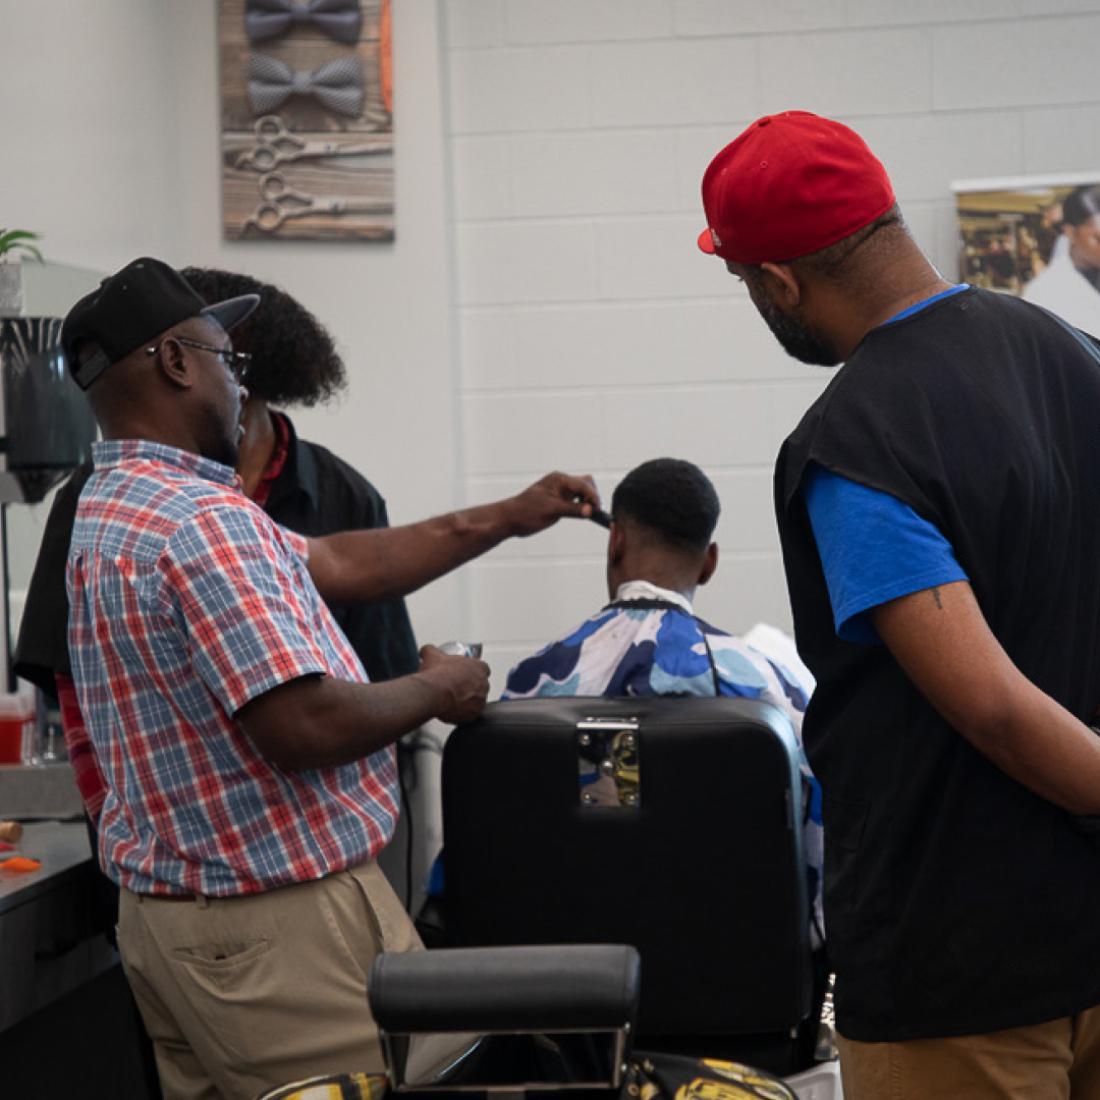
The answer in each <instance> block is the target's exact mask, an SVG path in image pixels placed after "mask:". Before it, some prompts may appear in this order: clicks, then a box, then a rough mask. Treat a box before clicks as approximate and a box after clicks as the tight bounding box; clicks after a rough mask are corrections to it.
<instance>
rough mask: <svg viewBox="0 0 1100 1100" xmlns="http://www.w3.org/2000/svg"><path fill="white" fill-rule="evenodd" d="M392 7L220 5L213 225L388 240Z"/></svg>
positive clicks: (379, 3)
mask: <svg viewBox="0 0 1100 1100" xmlns="http://www.w3.org/2000/svg"><path fill="white" fill-rule="evenodd" d="M390 2H391V0H219V3H218V48H219V55H220V57H219V60H220V70H221V118H222V123H221V125H222V224H223V227H224V232H225V236H226V237H228V238H231V239H234V240H242V239H243V240H292V239H294V240H314V241H334V240H360V241H361V240H370V241H392V240H393V237H394V210H393V78H392V67H391V58H392V51H391V46H390Z"/></svg>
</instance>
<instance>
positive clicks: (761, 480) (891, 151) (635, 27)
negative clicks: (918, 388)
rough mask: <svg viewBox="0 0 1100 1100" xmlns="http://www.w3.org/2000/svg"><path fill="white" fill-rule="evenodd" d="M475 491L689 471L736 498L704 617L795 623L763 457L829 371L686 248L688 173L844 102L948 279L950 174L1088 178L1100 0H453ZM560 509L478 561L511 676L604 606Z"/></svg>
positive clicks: (486, 628)
mask: <svg viewBox="0 0 1100 1100" xmlns="http://www.w3.org/2000/svg"><path fill="white" fill-rule="evenodd" d="M443 13H444V20H443V24H444V36H445V40H444V56H445V58H446V61H447V65H448V67H449V74H448V80H447V83H446V85H445V87H446V88H447V89H448V90H449V104H448V110H449V114H450V150H449V151H450V156H451V162H452V170H453V183H454V217H455V235H456V242H457V244H456V257H457V262H456V267H457V287H456V302H457V307H456V308H457V314H458V316H457V326H456V327H457V332H458V356H459V360H460V364H459V367H460V370H459V376H460V379H461V389H462V415H463V433H462V435H463V439H464V462H465V474H466V489H467V498H468V499H469V500H470V501H476V500H486V499H490V498H492V497H494V496H498V495H500V494H502V493H506V492H511V491H513V490H515V489H518V488H520V487H522V486H523V485H524V484H525V483H526V482H527V481H529V480H530V479H531V478H532V477H534V476H535V475H537V474H538V473H540V472H541V471H542V470H543V469H546V468H550V467H551V466H559V467H564V468H569V469H574V470H579V471H588V472H592V473H593V474H595V475H596V477H597V481H598V483H599V485H600V488H601V490H602V491H603V492H604V493H605V494H606V495H609V494H610V491H611V489H612V488H613V487H614V485H615V483H616V482H617V480H618V479H619V478H620V477H621V476H622V474H623V473H624V472H625V471H626V470H627V469H629V468H630V467H631V466H632V465H634V464H635V463H637V462H640V461H642V460H644V459H646V458H651V457H655V456H658V455H662V454H671V455H675V456H678V457H683V458H688V459H691V460H693V461H695V462H698V463H699V464H700V465H702V466H703V467H704V468H705V469H706V470H707V471H708V472H709V473H710V475H711V476H712V477H713V478H714V480H715V483H716V485H717V487H718V490H719V492H720V494H721V496H722V500H723V504H724V514H723V517H722V522H721V524H720V527H719V542H720V545H721V549H722V564H721V566H720V568H719V571H718V573H717V575H716V577H715V579H714V581H713V582H712V583H711V584H710V585H709V586H708V587H707V588H705V589H702V590H700V594H699V608H700V610H701V612H702V613H703V614H704V615H706V616H708V617H710V618H711V619H712V620H713V621H715V622H716V623H719V624H721V625H723V626H726V627H728V628H730V629H734V630H739V629H744V628H747V627H748V626H750V625H751V624H752V623H753V622H755V621H756V620H758V619H764V620H768V621H770V622H773V623H776V624H778V625H780V626H787V627H789V624H790V617H789V609H788V605H787V599H786V593H785V589H784V584H783V576H782V566H781V563H780V561H779V554H778V545H777V540H776V535H775V525H774V520H773V518H772V514H771V466H772V462H773V460H774V457H775V453H776V450H777V448H778V446H779V443H780V441H781V440H782V438H783V436H784V434H785V433H786V432H787V431H789V430H790V428H791V427H792V426H793V425H794V424H795V423H796V421H797V420H798V418H799V416H800V414H801V412H802V411H803V410H804V409H805V407H806V406H807V405H808V404H809V402H810V401H811V400H812V399H813V398H814V396H815V395H816V394H817V393H818V392H819V391H820V389H821V387H822V386H823V384H824V382H825V381H826V379H827V377H828V375H827V373H826V372H824V371H821V370H818V369H815V368H811V367H804V366H802V365H800V364H798V363H795V362H793V361H792V360H790V359H788V358H786V357H785V356H784V354H783V353H782V351H780V349H779V348H778V347H777V346H776V344H775V342H774V341H773V340H772V338H771V335H770V333H768V331H767V329H766V327H765V326H764V325H763V323H762V322H761V320H760V319H759V317H758V316H757V315H756V311H755V310H754V309H753V308H752V306H751V303H749V301H748V299H747V297H746V296H745V294H744V291H743V290H742V289H741V288H739V286H738V285H737V284H735V283H734V282H733V281H732V280H731V279H729V277H728V276H727V275H726V274H725V272H724V270H723V269H722V266H721V265H720V264H719V263H717V262H714V261H708V260H707V259H706V258H705V257H703V256H701V255H700V254H699V253H698V252H697V251H696V250H695V246H694V239H695V236H696V234H697V233H698V231H699V229H700V228H701V227H702V217H701V213H700V209H699V180H700V177H701V175H702V171H703V169H704V168H705V166H706V164H707V163H708V161H709V160H710V158H711V156H713V154H714V153H715V152H716V151H717V149H718V148H720V147H721V146H722V145H723V144H725V143H726V142H727V141H729V140H731V139H732V138H733V137H735V136H736V135H737V134H738V133H739V132H740V130H741V129H742V128H743V127H744V125H745V124H746V123H748V122H749V121H751V120H752V119H753V118H755V117H756V116H757V115H759V114H763V113H768V112H772V111H777V110H783V109H787V108H792V107H801V108H805V109H808V110H815V111H819V112H822V113H827V114H832V115H835V116H837V117H841V118H843V119H844V120H845V121H847V122H849V123H851V124H852V125H853V126H855V127H856V128H857V129H858V130H859V131H860V132H861V133H863V134H864V136H865V137H866V138H867V140H868V141H869V143H870V144H871V146H872V148H874V149H875V150H876V152H877V153H878V154H879V155H880V156H881V157H882V159H883V160H884V161H885V163H886V165H887V167H888V168H889V170H890V172H891V175H892V176H893V179H894V183H895V186H896V188H897V192H898V195H899V198H900V200H901V202H902V205H903V209H904V211H905V214H906V217H907V219H908V221H909V224H910V227H911V228H912V230H913V233H914V235H915V236H916V237H917V239H918V240H919V241H920V243H921V244H922V245H923V246H924V248H925V249H926V250H927V251H928V253H929V254H930V256H931V257H932V259H933V260H934V262H936V263H937V264H938V265H939V266H940V268H941V270H943V271H944V273H945V274H946V275H947V276H948V277H954V275H955V274H956V269H955V255H954V253H955V239H954V208H953V201H952V196H951V192H950V182H951V180H953V179H957V178H963V177H974V176H983V175H990V176H996V175H1015V174H1021V173H1025V172H1026V173H1037V172H1063V171H1076V170H1088V169H1098V170H1100V85H1098V84H1097V81H1096V79H1095V69H1096V65H1095V60H1094V52H1095V43H1096V42H1097V41H1098V40H1100V0H769V2H768V3H760V2H759V0H444V7H443ZM605 541H606V540H605V538H604V536H603V535H602V533H601V532H600V531H599V530H598V529H596V528H594V527H592V526H591V525H587V524H571V525H568V526H567V525H561V526H559V528H558V529H556V530H555V531H553V532H551V533H549V534H547V535H543V536H541V537H539V538H535V539H530V540H525V541H523V542H517V543H512V544H507V545H506V546H503V547H501V548H500V549H499V550H497V551H495V552H494V553H493V554H492V555H490V556H489V557H488V558H486V559H484V560H483V561H482V562H480V563H478V564H475V565H474V566H472V567H470V568H469V570H468V573H467V597H468V604H467V613H468V623H469V627H470V633H471V636H477V637H480V638H481V639H482V640H483V641H485V642H486V644H487V650H486V652H487V654H488V656H489V658H490V660H491V661H492V662H493V663H494V665H495V666H496V668H497V680H498V683H497V686H499V679H500V674H501V673H502V672H503V671H504V670H505V669H506V668H507V666H508V665H509V664H511V663H513V662H514V661H515V660H516V659H518V658H519V657H520V656H522V655H524V654H526V653H528V652H530V651H531V650H532V649H533V648H534V647H536V646H537V645H540V644H542V643H543V642H545V641H548V640H549V639H550V638H551V637H554V636H557V635H560V634H561V633H562V632H563V631H564V630H566V629H568V628H569V627H571V626H572V625H574V622H575V621H576V620H577V619H579V618H580V617H582V616H583V615H585V614H587V613H589V612H590V611H592V610H594V609H595V608H596V607H598V606H599V604H600V603H601V601H602V600H603V598H604V589H603V548H604V545H605Z"/></svg>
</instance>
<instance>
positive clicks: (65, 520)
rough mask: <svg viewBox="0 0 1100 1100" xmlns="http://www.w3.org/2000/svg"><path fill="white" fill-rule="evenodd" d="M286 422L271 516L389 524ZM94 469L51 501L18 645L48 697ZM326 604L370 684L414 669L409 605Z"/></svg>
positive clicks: (328, 525) (58, 663) (370, 490)
mask: <svg viewBox="0 0 1100 1100" xmlns="http://www.w3.org/2000/svg"><path fill="white" fill-rule="evenodd" d="M287 425H288V427H289V430H290V440H289V444H288V449H287V458H286V462H285V464H284V466H283V469H282V470H281V471H280V473H279V474H278V476H277V477H276V478H275V479H274V481H273V482H272V484H271V488H270V491H269V493H268V498H267V501H266V503H265V504H264V511H266V512H267V513H268V515H270V516H271V518H272V519H274V520H275V521H276V522H277V523H281V524H282V525H283V526H285V527H288V528H290V530H292V531H297V532H298V533H299V534H302V535H307V536H317V535H327V534H332V533H333V532H335V531H347V530H353V529H356V528H364V527H387V526H389V517H388V516H387V514H386V502H385V500H383V498H382V496H381V495H380V494H379V492H378V490H377V489H375V488H374V486H373V485H371V483H370V482H369V481H367V479H366V478H364V477H363V476H362V475H360V474H359V473H357V472H356V471H355V470H354V469H352V467H351V466H349V465H348V464H347V463H346V462H344V461H343V460H342V459H339V458H337V457H336V455H334V454H333V453H332V452H331V451H329V450H328V449H327V448H325V447H322V446H321V445H320V444H317V443H307V442H306V441H305V440H302V439H299V438H298V436H297V433H296V432H295V431H294V426H293V424H291V423H290V421H289V419H287ZM91 472H92V466H91V463H86V464H85V465H83V466H81V467H79V468H78V469H77V470H76V471H75V472H74V473H73V475H72V477H71V478H69V480H68V481H67V482H66V483H65V484H64V485H63V486H62V487H61V488H60V489H59V490H58V492H57V496H56V497H55V498H54V502H53V505H52V506H51V508H50V514H49V518H48V519H47V520H46V529H45V531H44V532H43V535H42V545H41V547H40V548H39V551H38V559H37V560H36V562H35V566H34V572H33V574H32V575H31V582H30V586H29V587H28V589H27V598H26V602H25V603H24V607H23V619H22V625H21V627H20V630H19V640H18V643H17V645H16V648H15V671H16V673H17V674H18V675H19V676H22V677H23V678H24V679H26V680H30V681H31V682H32V683H35V684H37V685H38V686H39V687H40V688H42V689H43V690H44V691H46V692H48V693H49V694H50V695H53V694H54V681H53V677H54V673H55V672H61V673H65V674H66V675H71V672H70V667H69V647H68V637H67V635H68V619H69V601H68V597H67V596H66V593H65V562H66V559H67V557H68V554H69V540H70V538H71V536H72V529H73V521H74V518H75V516H76V506H77V502H78V500H79V498H80V491H81V489H83V487H84V483H85V482H86V481H87V480H88V478H89V476H91ZM329 607H330V609H331V610H332V613H333V616H334V617H335V619H336V621H337V623H339V625H340V627H341V629H342V630H343V631H344V633H345V634H346V635H347V636H348V640H349V641H350V642H351V644H352V648H353V649H354V650H355V652H356V653H357V654H358V655H359V659H360V660H361V661H362V662H363V666H364V667H365V668H366V670H367V675H368V676H369V677H370V678H371V680H374V681H380V680H389V679H392V678H393V677H395V676H404V675H406V674H407V673H410V672H415V671H416V670H417V668H418V667H419V664H420V662H419V658H418V656H417V645H416V638H415V637H414V635H413V630H412V625H411V623H410V622H409V615H408V612H407V610H406V608H405V601H404V600H402V599H392V600H381V601H378V602H377V603H370V604H329Z"/></svg>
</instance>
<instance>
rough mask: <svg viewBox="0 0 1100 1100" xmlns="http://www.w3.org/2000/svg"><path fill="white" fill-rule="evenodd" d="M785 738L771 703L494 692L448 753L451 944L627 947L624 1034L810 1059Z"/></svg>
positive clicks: (796, 811) (713, 1053) (728, 1052)
mask: <svg viewBox="0 0 1100 1100" xmlns="http://www.w3.org/2000/svg"><path fill="white" fill-rule="evenodd" d="M797 752H798V750H797V746H796V743H795V738H794V734H793V731H792V729H791V726H790V723H789V722H788V720H787V719H786V717H785V716H784V715H782V714H781V713H780V712H779V711H778V710H776V709H775V708H774V707H771V706H768V705H765V704H761V703H757V702H753V701H749V700H743V699H695V698H654V699H592V698H584V699H581V698H546V699H537V700H523V701H514V702H503V703H496V704H492V705H490V706H489V707H488V708H487V709H486V711H485V713H484V715H483V716H482V718H481V719H479V720H478V721H477V722H475V723H472V724H470V725H467V726H464V727H460V728H459V729H457V730H455V731H454V733H453V734H452V735H451V737H450V739H449V741H448V743H447V747H446V751H445V753H444V760H443V824H444V837H445V847H444V871H445V895H446V905H445V915H446V922H447V929H448V936H449V941H450V942H451V943H453V944H455V945H457V946H480V945H509V944H554V943H628V944H633V945H634V946H636V947H637V949H638V951H639V952H640V955H641V960H642V995H641V1004H640V1008H639V1015H638V1023H637V1033H636V1035H635V1044H636V1046H637V1047H638V1048H640V1049H644V1050H657V1051H663V1052H670V1053H677V1054H688V1055H693V1056H705V1057H711V1058H725V1059H733V1060H737V1061H742V1062H747V1063H751V1064H753V1065H756V1066H759V1067H761V1068H762V1069H766V1070H770V1071H771V1072H773V1073H777V1074H789V1073H793V1072H796V1071H798V1070H799V1069H802V1068H804V1067H805V1066H807V1065H809V1064H810V1063H811V1060H812V1054H811V1052H812V1048H813V1036H814V1033H815V1032H816V1026H817V1020H816V1012H815V1011H814V1009H815V1007H819V1006H815V1005H814V1004H813V1003H812V1002H813V1000H814V998H813V995H812V992H811V987H812V960H811V952H810V944H809V935H808V912H807V896H806V875H805V862H804V859H803V850H802V829H801V827H800V822H801V819H802V810H801V806H802V798H801V778H800V774H799V770H798V764H797Z"/></svg>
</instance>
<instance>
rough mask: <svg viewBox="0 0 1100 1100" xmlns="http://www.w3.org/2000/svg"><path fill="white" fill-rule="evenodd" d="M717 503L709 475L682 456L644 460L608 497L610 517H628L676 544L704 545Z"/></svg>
mask: <svg viewBox="0 0 1100 1100" xmlns="http://www.w3.org/2000/svg"><path fill="white" fill-rule="evenodd" d="M721 509H722V506H721V504H720V503H719V501H718V493H717V492H715V489H714V486H713V485H712V484H711V481H710V478H708V477H707V475H706V474H704V473H703V471H702V470H700V469H699V467H698V466H695V465H693V464H692V463H690V462H685V461H684V460H683V459H680V458H653V459H650V460H649V461H648V462H643V463H642V464H641V466H637V467H635V468H634V469H633V470H631V471H630V473H628V474H627V475H626V477H624V478H623V479H622V481H620V482H619V484H618V485H617V486H616V488H615V492H614V493H613V494H612V497H611V515H612V518H613V519H616V520H619V519H631V520H633V521H634V522H635V523H637V524H640V525H641V526H642V527H645V528H647V529H648V530H650V531H652V532H654V534H656V535H658V536H659V537H660V538H661V540H662V541H663V542H665V543H667V544H668V545H669V546H670V547H673V548H675V549H680V550H705V549H706V548H707V546H708V545H709V544H710V540H711V536H712V535H713V534H714V528H715V527H716V526H717V525H718V513H719V512H720V511H721Z"/></svg>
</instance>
